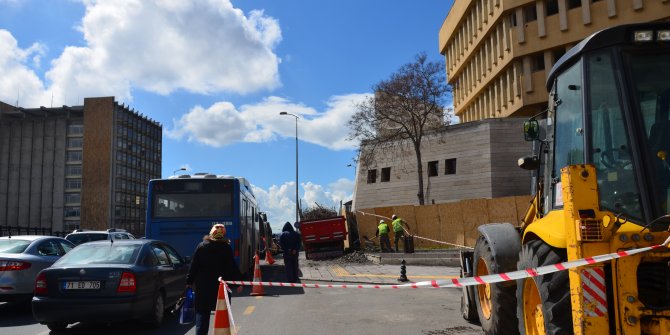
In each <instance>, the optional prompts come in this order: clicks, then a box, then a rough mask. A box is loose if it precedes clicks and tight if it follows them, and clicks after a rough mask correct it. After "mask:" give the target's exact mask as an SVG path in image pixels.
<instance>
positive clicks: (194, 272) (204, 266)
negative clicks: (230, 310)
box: [186, 224, 242, 335]
mask: <svg viewBox="0 0 670 335" xmlns="http://www.w3.org/2000/svg"><path fill="white" fill-rule="evenodd" d="M219 277H221V278H223V280H242V274H241V273H240V270H239V269H238V267H237V263H235V259H234V258H233V249H232V248H231V247H230V242H229V241H228V239H226V226H224V225H222V224H217V225H214V226H213V227H212V230H211V231H210V232H209V235H206V236H205V237H204V238H203V241H202V242H201V243H200V244H198V247H197V248H196V249H195V253H193V258H192V261H191V268H190V269H189V271H188V276H187V277H186V287H190V286H193V291H194V292H195V293H196V294H195V302H194V307H195V333H196V335H207V331H208V330H209V319H210V315H211V313H212V311H213V310H214V309H216V300H217V295H218V291H219V281H218V279H219ZM241 289H242V286H240V287H238V292H239V291H240V290H241Z"/></svg>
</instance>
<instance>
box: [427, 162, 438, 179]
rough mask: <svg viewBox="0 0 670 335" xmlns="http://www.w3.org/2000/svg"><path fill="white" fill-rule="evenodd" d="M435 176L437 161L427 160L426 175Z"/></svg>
mask: <svg viewBox="0 0 670 335" xmlns="http://www.w3.org/2000/svg"><path fill="white" fill-rule="evenodd" d="M435 176H437V161H432V162H428V177H435Z"/></svg>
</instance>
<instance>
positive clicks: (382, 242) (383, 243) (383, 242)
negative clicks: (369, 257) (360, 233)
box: [375, 220, 393, 252]
mask: <svg viewBox="0 0 670 335" xmlns="http://www.w3.org/2000/svg"><path fill="white" fill-rule="evenodd" d="M390 231H391V230H390V229H389V225H388V224H386V221H384V220H379V226H377V231H376V232H375V236H378V237H379V246H380V247H381V249H382V252H391V251H393V249H391V240H390V239H389V232H390Z"/></svg>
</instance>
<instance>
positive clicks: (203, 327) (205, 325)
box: [195, 310, 212, 335]
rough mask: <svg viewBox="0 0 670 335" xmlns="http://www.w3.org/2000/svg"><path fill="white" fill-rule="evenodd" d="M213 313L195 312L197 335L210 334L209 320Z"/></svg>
mask: <svg viewBox="0 0 670 335" xmlns="http://www.w3.org/2000/svg"><path fill="white" fill-rule="evenodd" d="M211 315H212V312H210V311H207V312H199V311H197V310H196V311H195V335H207V332H209V318H210V316H211Z"/></svg>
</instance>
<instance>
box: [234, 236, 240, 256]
mask: <svg viewBox="0 0 670 335" xmlns="http://www.w3.org/2000/svg"><path fill="white" fill-rule="evenodd" d="M233 246H234V248H235V250H234V251H233V252H234V256H235V257H240V239H239V238H236V239H234V240H233Z"/></svg>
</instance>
